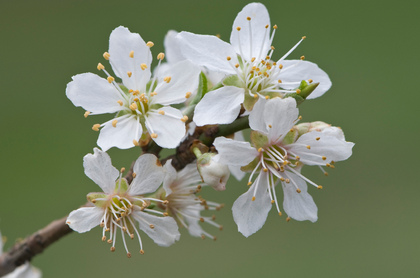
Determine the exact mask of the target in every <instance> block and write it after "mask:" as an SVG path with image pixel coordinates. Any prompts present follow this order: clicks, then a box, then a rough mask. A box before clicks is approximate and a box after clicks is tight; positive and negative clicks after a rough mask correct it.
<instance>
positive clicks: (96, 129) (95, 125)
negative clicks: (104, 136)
mask: <svg viewBox="0 0 420 278" xmlns="http://www.w3.org/2000/svg"><path fill="white" fill-rule="evenodd" d="M100 127H101V125H100V124H94V125H93V126H92V130H94V131H99V128H100Z"/></svg>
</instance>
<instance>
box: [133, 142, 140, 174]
mask: <svg viewBox="0 0 420 278" xmlns="http://www.w3.org/2000/svg"><path fill="white" fill-rule="evenodd" d="M133 145H134V146H136V147H137V146H139V141H137V140H133ZM133 178H134V175H133Z"/></svg>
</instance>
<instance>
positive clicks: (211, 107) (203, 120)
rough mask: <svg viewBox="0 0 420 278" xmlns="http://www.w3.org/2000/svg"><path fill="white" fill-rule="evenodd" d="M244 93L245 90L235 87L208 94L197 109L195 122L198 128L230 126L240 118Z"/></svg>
mask: <svg viewBox="0 0 420 278" xmlns="http://www.w3.org/2000/svg"><path fill="white" fill-rule="evenodd" d="M244 93H245V92H244V89H242V88H238V87H234V86H226V87H222V88H220V89H217V90H214V91H210V92H208V93H207V94H205V95H204V97H203V98H202V99H201V101H200V102H199V103H198V104H197V106H196V107H195V110H194V118H193V120H194V122H195V123H196V124H197V126H203V125H211V124H230V123H231V122H233V121H234V120H235V119H236V118H237V117H238V114H239V111H240V110H241V103H242V102H244Z"/></svg>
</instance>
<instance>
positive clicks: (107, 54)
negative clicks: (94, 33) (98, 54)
mask: <svg viewBox="0 0 420 278" xmlns="http://www.w3.org/2000/svg"><path fill="white" fill-rule="evenodd" d="M103 56H104V58H105V60H109V57H110V56H111V55H109V53H108V52H104V54H103Z"/></svg>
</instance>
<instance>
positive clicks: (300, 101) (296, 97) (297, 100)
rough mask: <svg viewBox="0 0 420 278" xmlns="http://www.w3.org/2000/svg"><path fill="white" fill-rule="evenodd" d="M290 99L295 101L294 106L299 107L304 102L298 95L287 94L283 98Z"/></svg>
mask: <svg viewBox="0 0 420 278" xmlns="http://www.w3.org/2000/svg"><path fill="white" fill-rule="evenodd" d="M288 97H292V98H294V99H295V100H296V104H297V105H299V104H301V103H302V102H304V101H305V99H304V98H303V97H302V96H301V95H300V94H298V93H292V94H287V95H285V96H284V98H288Z"/></svg>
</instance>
